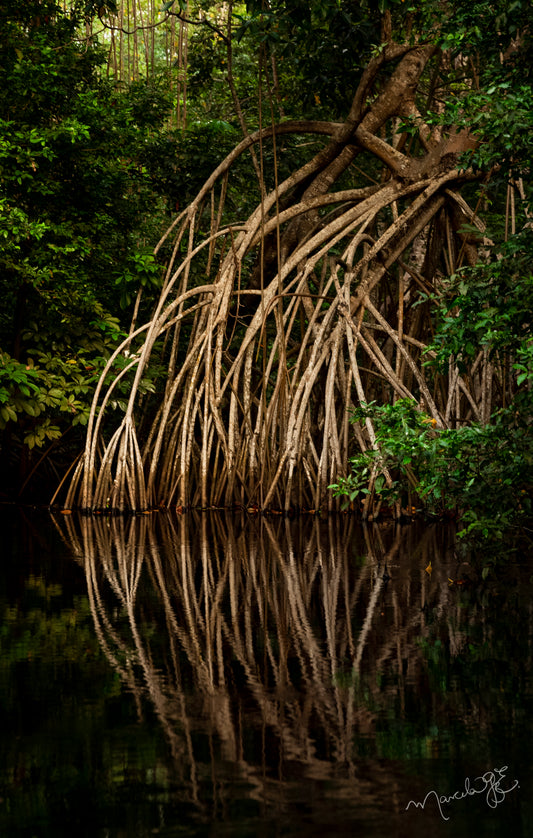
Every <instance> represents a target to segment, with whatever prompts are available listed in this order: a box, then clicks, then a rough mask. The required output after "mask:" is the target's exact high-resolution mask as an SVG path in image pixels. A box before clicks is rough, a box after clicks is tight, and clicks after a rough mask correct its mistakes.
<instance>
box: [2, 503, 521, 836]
mask: <svg viewBox="0 0 533 838" xmlns="http://www.w3.org/2000/svg"><path fill="white" fill-rule="evenodd" d="M154 517H155V516H154ZM0 523H1V524H2V532H3V534H4V537H3V548H2V553H3V555H2V571H1V583H0V621H1V622H0V654H1V656H0V712H1V726H2V727H1V736H0V836H1V838H12V836H13V838H15V837H16V838H18V836H29V837H31V836H37V838H48V836H50V838H63V836H96V837H97V838H119V836H120V837H122V836H126V838H129V837H130V836H131V838H144V836H153V835H159V836H201V835H205V836H256V835H257V836H278V835H279V836H295V837H296V836H302V837H303V836H363V838H364V836H371V838H373V836H414V838H419V837H420V838H421V837H422V836H454V838H463V836H470V835H475V836H478V835H479V836H500V835H502V836H503V835H512V836H532V835H533V764H532V763H533V758H532V753H533V751H532V744H533V721H532V709H533V680H532V659H533V654H532V653H533V599H532V593H533V583H532V577H533V562H531V561H529V562H528V561H527V560H525V559H522V560H521V561H513V562H512V563H510V564H509V565H508V566H507V567H506V568H505V570H504V571H501V572H500V573H499V574H498V575H490V576H489V577H488V578H487V579H485V580H482V579H480V578H479V576H478V575H477V571H476V568H475V567H474V566H473V565H472V564H471V563H469V562H465V561H463V560H462V559H461V558H460V557H459V553H458V550H457V548H456V545H455V543H454V537H453V533H452V532H450V530H447V529H444V528H442V527H437V526H435V527H427V526H426V527H421V526H418V525H410V526H407V527H402V528H400V527H395V526H393V525H390V526H383V527H377V526H370V527H368V528H366V529H363V528H362V527H361V526H359V525H358V524H356V523H355V522H353V521H352V520H350V519H347V518H335V519H327V520H319V519H310V520H303V521H302V520H298V521H295V522H289V521H287V520H284V519H280V520H272V519H268V520H267V519H261V518H247V517H244V516H243V517H238V516H229V515H228V516H224V515H220V516H219V515H215V514H204V515H200V514H198V515H195V514H192V513H191V514H188V515H184V516H174V515H171V514H168V515H161V516H157V518H156V520H153V519H152V518H136V519H132V520H127V521H124V520H118V519H113V520H107V519H106V520H104V519H96V520H95V521H93V520H90V519H87V518H81V519H77V518H74V516H69V517H66V516H60V518H58V519H56V520H54V519H52V518H49V517H48V516H46V515H44V514H43V513H37V512H33V513H30V512H28V511H23V512H20V513H19V512H18V511H17V510H14V509H9V510H4V512H3V516H2V518H1V521H0ZM504 766H506V768H504ZM496 769H499V771H500V773H498V771H496ZM502 775H505V776H502ZM468 791H469V793H467V792H468ZM454 794H455V797H453V795H454ZM411 801H412V802H411ZM424 801H425V806H424V808H422V806H418V807H417V806H415V803H422V802H424Z"/></svg>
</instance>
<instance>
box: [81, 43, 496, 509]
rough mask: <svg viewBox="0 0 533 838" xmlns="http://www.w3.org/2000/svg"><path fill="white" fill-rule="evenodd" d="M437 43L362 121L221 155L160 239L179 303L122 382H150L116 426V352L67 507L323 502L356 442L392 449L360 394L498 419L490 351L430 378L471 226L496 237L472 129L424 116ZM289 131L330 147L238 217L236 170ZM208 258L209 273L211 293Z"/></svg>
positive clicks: (368, 92)
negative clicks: (233, 216)
mask: <svg viewBox="0 0 533 838" xmlns="http://www.w3.org/2000/svg"><path fill="white" fill-rule="evenodd" d="M434 51H435V50H434V47H433V46H405V45H396V44H388V45H386V46H385V47H384V48H383V50H382V51H381V52H380V53H379V55H378V56H376V57H375V58H374V59H373V60H372V61H371V62H370V64H369V65H368V67H367V69H366V71H365V73H364V74H363V76H362V79H361V83H360V85H359V88H358V90H357V91H356V93H355V96H354V99H353V104H352V108H351V110H350V113H349V115H348V117H347V119H346V121H345V122H343V123H324V122H319V123H315V122H305V121H302V122H283V123H281V124H279V125H275V126H269V127H268V128H265V129H264V130H262V131H261V132H257V133H256V134H253V135H249V136H247V137H246V138H245V139H244V140H243V141H242V142H241V143H240V144H239V146H238V147H237V148H235V149H234V151H233V152H232V153H231V154H230V155H229V156H228V157H227V158H226V160H224V161H223V162H222V163H221V164H220V166H219V167H218V168H217V170H216V171H215V172H214V173H213V175H212V176H211V177H210V178H209V180H208V181H207V182H206V184H205V185H204V187H203V188H202V190H201V191H200V193H199V194H198V196H197V197H196V199H195V200H194V201H193V202H192V203H191V204H190V206H189V207H188V208H187V209H186V210H185V211H184V212H183V213H181V215H180V216H179V217H178V218H177V219H176V220H175V221H174V223H173V224H172V226H171V228H170V229H169V231H168V232H167V234H166V235H165V237H164V239H163V240H162V242H160V243H159V245H158V248H160V247H162V246H163V244H165V246H167V247H168V246H169V245H170V246H171V248H172V252H173V254H174V255H173V258H172V260H171V261H170V264H169V265H168V271H167V274H166V281H165V285H164V288H163V290H162V293H161V297H160V300H159V303H158V305H157V307H156V310H155V311H154V314H153V317H152V319H151V321H150V322H149V323H147V324H146V325H145V326H144V327H142V328H141V329H138V330H137V331H136V332H135V333H133V334H132V335H130V337H128V339H127V340H126V341H125V342H124V344H123V345H122V347H121V348H120V350H119V354H121V353H124V352H125V351H126V350H128V352H130V353H132V356H131V357H132V361H131V364H130V365H129V366H130V369H129V371H124V372H122V373H121V376H124V375H127V374H131V375H132V376H133V381H132V385H131V392H130V399H129V404H128V408H127V411H126V414H125V416H124V418H123V420H122V422H121V424H120V425H119V427H118V428H116V429H115V431H114V433H113V435H112V436H111V437H106V436H105V434H104V433H103V430H102V429H103V428H105V429H107V428H108V421H109V420H108V416H107V412H106V410H105V408H106V407H107V405H108V403H109V401H110V399H111V397H112V393H113V388H114V386H115V383H116V379H115V381H113V383H111V384H110V385H104V383H103V382H104V379H107V378H108V376H109V373H112V371H113V359H112V361H111V362H110V364H109V367H108V370H107V371H106V374H105V376H104V378H103V379H102V386H101V387H99V389H98V392H97V397H96V400H95V404H94V407H93V414H92V417H91V421H90V423H89V429H88V438H87V448H86V453H85V458H84V461H83V462H82V463H81V464H80V468H79V470H78V472H77V473H76V476H75V478H74V480H73V482H72V484H71V488H70V491H69V495H68V499H67V505H69V506H73V505H76V506H81V507H83V508H86V509H95V508H104V507H107V508H111V509H117V510H120V511H126V510H139V509H144V508H146V507H151V506H156V505H165V506H166V505H170V504H175V505H178V506H190V505H198V506H202V507H205V506H220V505H232V504H240V505H245V506H250V505H255V506H258V507H261V508H272V507H276V508H281V509H285V510H289V509H291V508H304V509H305V508H308V509H316V508H318V507H321V506H323V505H324V503H325V502H326V499H327V496H328V493H327V487H328V485H329V484H330V483H332V482H334V481H335V480H336V479H337V478H338V477H339V476H342V474H343V473H345V470H346V467H347V462H348V458H349V456H350V455H351V454H353V453H355V451H354V450H353V446H354V444H357V445H358V446H359V447H360V448H362V449H365V448H366V447H372V446H373V445H374V444H375V442H374V434H373V429H372V426H371V423H370V422H369V421H368V422H367V427H366V429H365V430H364V432H363V433H360V434H358V436H357V438H356V439H357V442H355V443H354V439H353V437H352V435H351V434H350V433H348V432H347V410H348V409H349V408H350V406H351V405H353V404H356V403H358V402H362V401H366V402H369V401H371V400H373V399H376V400H378V401H380V402H383V401H388V400H395V399H396V398H399V397H402V398H403V397H409V398H412V399H414V400H416V401H417V402H419V403H420V404H421V406H423V409H424V410H426V411H427V412H428V414H429V415H430V416H431V417H432V418H433V419H435V421H436V424H437V425H438V426H439V427H447V426H451V425H452V424H456V423H460V422H462V421H465V420H466V419H468V418H469V417H472V416H476V417H478V416H481V418H484V417H486V416H488V415H489V414H490V394H491V386H490V380H491V376H492V374H493V370H492V368H491V367H490V366H489V364H488V359H486V358H481V359H480V361H479V364H478V367H477V369H476V370H473V371H471V375H470V377H468V378H466V377H462V376H461V375H460V374H459V371H458V370H457V369H455V368H454V369H451V370H450V375H449V377H447V378H446V377H443V378H441V379H439V378H438V377H436V378H433V380H431V381H430V380H428V379H427V378H426V372H425V368H424V365H423V362H424V357H423V351H424V348H425V343H426V340H427V336H428V334H430V331H431V318H432V306H433V305H434V303H433V302H432V301H431V299H430V297H431V295H435V294H436V293H438V283H439V276H441V275H442V273H444V272H451V271H454V270H456V269H457V267H459V263H460V261H461V259H464V258H468V259H469V260H472V259H475V258H476V253H475V241H466V240H465V239H464V236H463V237H461V235H460V234H459V232H458V230H459V229H460V228H461V226H462V225H464V224H465V222H468V224H470V225H472V224H474V225H476V226H477V227H478V228H479V230H480V237H481V236H482V231H483V225H482V224H481V222H480V221H479V220H478V219H477V218H476V213H475V212H474V211H472V210H471V209H470V207H469V206H468V204H467V202H466V201H465V199H464V198H463V197H462V196H461V195H460V194H459V190H460V189H461V187H462V186H463V185H464V184H466V183H468V182H471V181H473V180H475V179H476V178H477V175H476V174H475V173H474V172H473V171H472V170H470V169H468V168H465V167H464V166H463V165H462V163H461V164H460V163H459V157H460V155H461V154H462V153H463V152H464V151H466V150H468V149H469V148H472V147H473V140H472V138H471V136H470V135H469V134H468V133H466V132H463V133H453V132H451V133H450V134H449V135H448V136H446V137H444V138H443V137H442V129H441V127H440V126H437V127H435V128H431V127H430V126H428V125H426V124H425V123H424V120H423V118H422V116H421V115H420V114H419V113H418V110H417V106H416V99H417V93H418V88H419V84H420V80H421V77H422V76H423V74H424V71H425V70H426V67H427V64H428V62H429V61H430V60H431V59H432V57H433V55H434ZM378 82H379V84H378ZM376 90H379V91H380V92H379V94H378V95H376V93H375V91H376ZM401 120H410V122H411V124H412V125H416V128H417V137H416V142H413V143H411V152H410V153H408V151H407V147H406V143H405V140H406V139H407V138H406V137H405V136H398V134H397V133H395V130H396V128H397V126H398V124H399V123H400V121H401ZM286 134H293V135H294V134H309V135H315V136H317V137H320V136H325V137H329V139H328V141H327V143H326V144H325V145H324V146H323V147H322V148H321V149H320V151H319V152H318V153H317V154H316V155H315V156H314V157H313V158H312V159H310V160H309V161H308V162H307V163H305V165H303V166H302V167H301V168H299V169H298V170H297V171H294V172H293V173H292V174H291V175H290V176H289V177H288V178H286V180H285V181H283V182H281V183H278V182H277V177H276V178H275V179H274V182H275V183H276V184H277V186H276V188H275V189H274V190H273V191H271V192H267V190H266V189H265V188H264V184H260V187H259V195H258V204H257V206H256V208H255V210H254V211H253V212H252V213H251V214H250V215H249V217H248V219H247V220H246V221H245V222H244V223H239V224H235V225H233V224H231V223H230V222H229V221H228V220H227V215H226V213H225V208H224V201H225V196H226V189H227V183H228V177H231V167H232V165H233V164H234V163H235V161H236V160H237V159H238V158H239V157H240V156H241V155H242V154H243V153H244V152H245V151H246V150H247V149H248V148H250V147H251V146H252V145H255V146H256V147H259V148H260V149H261V148H263V146H264V144H265V143H267V142H268V141H270V138H272V137H274V139H275V140H276V139H277V138H278V137H280V136H282V135H286ZM361 171H363V174H364V173H365V172H366V173H367V176H366V177H365V176H363V178H362V177H361V174H360V173H361ZM341 178H342V187H339V188H337V189H336V185H337V184H338V183H339V181H340V179H341ZM346 184H348V185H346ZM350 184H352V185H350ZM206 219H207V223H208V224H210V234H209V235H208V236H207V237H204V238H203V239H202V238H200V237H199V236H198V234H197V230H198V229H200V227H201V226H202V224H203V225H204V228H205V223H206ZM209 219H210V220H209ZM222 220H224V223H225V226H220V225H221V223H222ZM254 260H255V269H254V268H253V267H250V265H251V264H253V262H254ZM197 263H198V265H201V266H202V268H203V269H204V270H207V273H208V278H207V282H206V283H205V284H204V285H201V286H195V284H194V283H195V280H194V279H193V277H194V276H198V270H197V269H195V270H193V268H194V267H195V265H196V264H197ZM421 294H425V295H426V298H427V299H426V301H425V302H423V303H422V304H421V305H420V303H421ZM415 303H416V304H417V305H415ZM185 334H186V335H187V338H186V341H187V343H186V344H184V341H185V338H184V335H185ZM165 336H167V337H168V338H169V340H168V341H167V343H168V344H170V343H172V339H173V340H174V349H173V351H171V352H170V355H168V356H167V359H169V360H168V368H169V374H168V380H167V382H166V386H165V389H164V392H163V393H161V394H160V396H159V403H158V404H157V405H155V406H154V405H152V406H151V407H150V403H148V405H147V404H146V396H142V397H141V392H140V391H141V390H142V379H143V375H144V372H145V370H146V368H147V365H148V364H149V363H150V360H151V358H152V356H153V353H154V352H156V351H158V352H159V351H160V344H161V340H162V338H163V337H165ZM185 346H186V347H187V348H184V347H185ZM178 358H179V361H178V360H177V359H178ZM141 408H142V410H141ZM141 420H142V421H141ZM141 425H142V427H141ZM328 505H329V507H331V506H332V501H331V499H330V500H329V501H328Z"/></svg>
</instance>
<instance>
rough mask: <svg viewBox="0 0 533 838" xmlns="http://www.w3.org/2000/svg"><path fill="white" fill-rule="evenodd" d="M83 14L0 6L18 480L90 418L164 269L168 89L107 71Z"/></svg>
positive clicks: (8, 422) (4, 210) (8, 374)
mask: <svg viewBox="0 0 533 838" xmlns="http://www.w3.org/2000/svg"><path fill="white" fill-rule="evenodd" d="M84 14H85V6H84V4H79V5H78V6H73V7H72V11H71V13H70V14H68V13H65V12H64V11H63V9H62V7H60V6H59V5H58V4H56V3H55V2H48V0H47V2H34V3H24V4H19V3H15V2H7V3H3V4H2V8H1V9H0V38H1V51H2V65H1V67H0V128H1V131H0V134H1V138H2V139H1V141H0V143H1V144H0V171H1V178H2V191H1V194H0V206H1V216H0V243H1V247H0V295H1V299H2V306H1V309H0V348H1V359H2V364H1V367H0V432H2V457H3V469H4V478H5V477H6V476H7V475H8V474H9V475H11V477H10V482H12V483H13V484H15V485H16V483H17V481H18V480H19V479H22V477H24V476H27V473H28V470H29V468H30V465H31V453H29V452H31V449H33V448H35V447H42V446H44V445H45V444H46V443H49V442H50V441H52V440H56V439H59V438H61V437H62V436H63V434H64V433H65V432H66V431H67V430H69V429H70V428H72V427H75V426H76V425H83V424H85V423H86V421H87V414H88V410H89V406H90V401H91V398H92V392H93V390H94V384H95V381H96V380H97V379H98V375H99V373H100V371H101V370H102V368H103V364H104V363H105V360H106V358H107V357H108V356H109V354H110V352H111V350H112V348H113V347H114V346H115V345H116V341H117V338H118V337H119V335H120V333H121V329H123V328H124V327H127V325H128V323H129V318H130V316H131V307H132V303H133V301H134V300H135V298H136V296H137V293H138V290H139V288H142V287H146V288H147V289H148V290H149V289H150V288H154V289H155V288H157V287H158V286H159V284H160V278H161V268H160V267H159V266H158V265H157V264H156V262H155V261H154V257H153V255H152V250H153V243H154V240H156V239H157V237H158V235H159V234H160V230H161V222H162V220H164V219H165V214H166V201H167V196H168V200H170V197H171V196H169V191H168V189H167V190H165V185H166V184H163V183H162V182H161V180H162V175H161V163H160V161H158V168H157V169H156V168H155V167H154V165H153V155H152V149H154V148H157V147H159V146H160V144H161V142H162V137H163V135H165V136H166V137H167V140H166V141H167V145H168V146H170V147H172V136H171V135H168V132H166V129H165V122H166V118H167V115H168V111H169V108H170V106H171V102H170V98H169V96H168V93H167V92H166V90H165V88H164V86H163V85H162V84H161V83H159V82H158V81H157V80H156V79H153V80H151V81H150V83H141V82H137V83H135V84H132V85H131V86H129V87H126V88H125V87H119V86H118V85H116V84H114V83H113V82H112V81H108V80H106V79H104V78H103V77H102V76H101V74H99V68H100V66H101V64H102V61H103V52H102V51H101V50H100V49H99V47H98V45H97V44H96V43H94V42H93V41H91V40H86V39H83V38H82V37H81V34H80V33H81V31H82V30H81V26H82V23H83V21H84ZM171 150H172V149H171V148H170V149H169V150H168V152H167V153H168V154H170V153H171ZM174 150H175V144H174ZM167 168H168V167H167ZM147 296H148V298H149V296H150V295H149V294H148V295H147ZM28 458H29V460H30V462H27V461H28ZM13 469H14V470H15V472H16V471H17V470H19V471H20V478H18V477H17V474H16V473H12V470H13Z"/></svg>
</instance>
